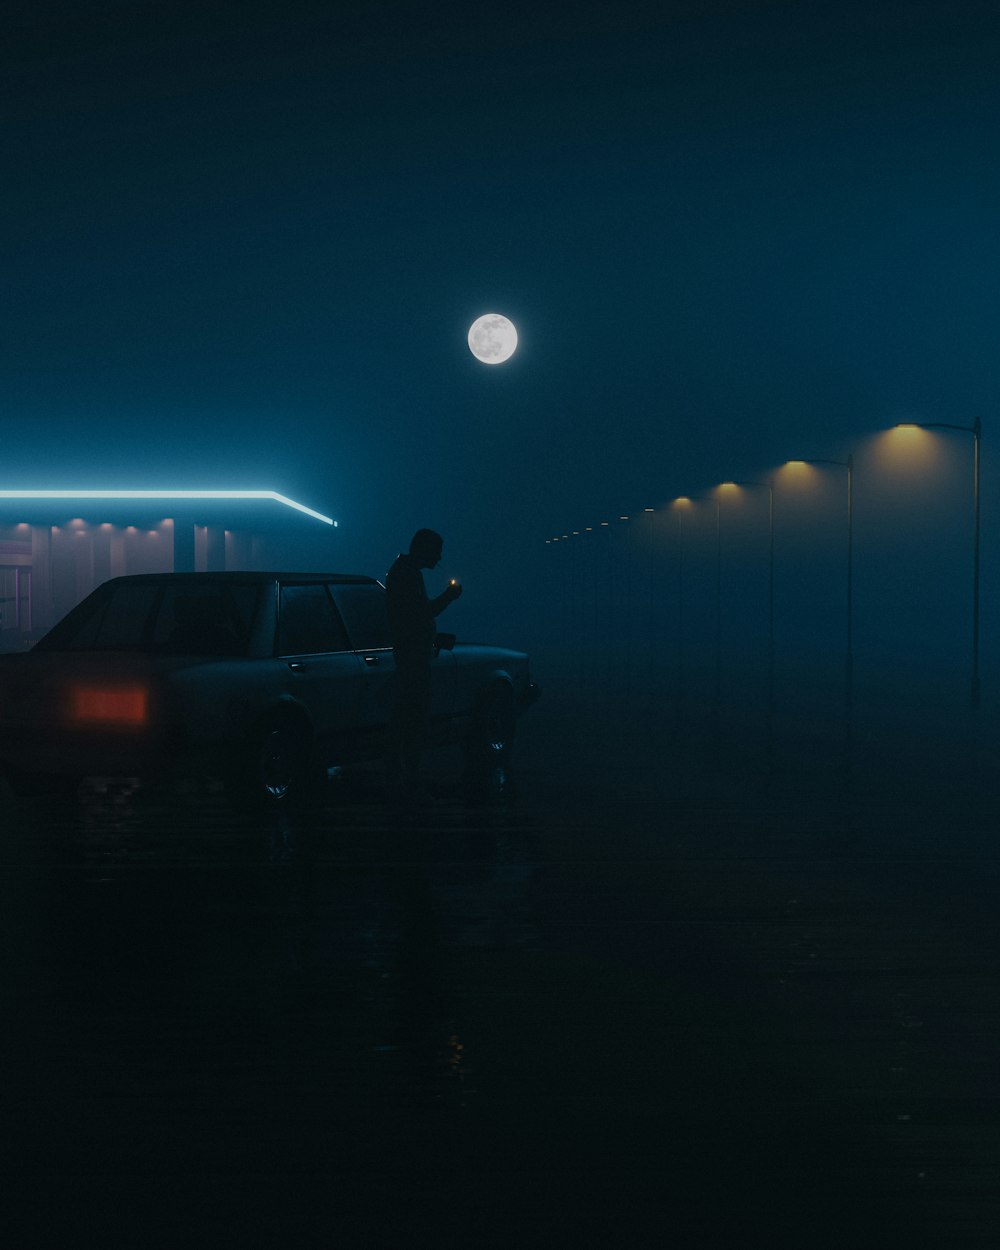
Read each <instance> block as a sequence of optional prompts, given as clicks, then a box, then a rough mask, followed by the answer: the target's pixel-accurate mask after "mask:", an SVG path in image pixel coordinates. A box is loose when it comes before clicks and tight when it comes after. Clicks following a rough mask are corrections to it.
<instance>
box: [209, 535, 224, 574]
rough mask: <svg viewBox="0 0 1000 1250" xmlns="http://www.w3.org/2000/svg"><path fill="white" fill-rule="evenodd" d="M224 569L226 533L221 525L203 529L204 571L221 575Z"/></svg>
mask: <svg viewBox="0 0 1000 1250" xmlns="http://www.w3.org/2000/svg"><path fill="white" fill-rule="evenodd" d="M225 568H226V531H225V530H224V529H223V528H222V526H221V525H207V526H206V527H205V570H206V572H208V573H222V572H224V571H225Z"/></svg>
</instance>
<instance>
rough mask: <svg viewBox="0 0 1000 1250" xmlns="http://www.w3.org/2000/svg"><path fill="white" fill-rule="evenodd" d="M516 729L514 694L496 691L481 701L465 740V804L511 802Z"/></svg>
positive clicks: (499, 689)
mask: <svg viewBox="0 0 1000 1250" xmlns="http://www.w3.org/2000/svg"><path fill="white" fill-rule="evenodd" d="M515 725H516V717H515V710H514V694H513V691H512V690H511V689H510V687H509V686H502V687H498V688H497V689H496V690H494V691H492V692H491V693H490V694H489V695H488V696H487V698H486V699H485V700H484V701H483V704H482V706H481V707H480V709H479V710H478V711H477V713H476V715H475V716H474V717H473V721H472V726H471V728H470V730H469V734H468V737H467V738H466V742H465V771H464V776H463V782H464V787H463V788H464V790H465V794H466V798H467V800H468V801H470V802H473V803H476V804H482V803H488V804H495V803H503V802H507V801H509V800H511V799H513V798H514V796H515V793H514V777H513V772H512V767H511V761H512V757H513V753H514V728H515Z"/></svg>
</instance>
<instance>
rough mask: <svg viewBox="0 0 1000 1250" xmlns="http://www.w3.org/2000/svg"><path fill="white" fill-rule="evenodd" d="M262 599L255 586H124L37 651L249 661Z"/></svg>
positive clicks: (104, 591)
mask: <svg viewBox="0 0 1000 1250" xmlns="http://www.w3.org/2000/svg"><path fill="white" fill-rule="evenodd" d="M258 596H259V587H258V586H257V585H255V584H254V583H239V582H235V583H234V582H225V583H220V582H206V583H203V584H198V583H192V582H188V583H177V584H170V583H167V584H164V583H159V582H127V581H126V582H121V583H119V584H118V585H112V586H110V587H102V588H101V589H100V590H98V591H96V592H95V593H94V594H93V595H91V596H90V597H89V598H87V599H85V600H84V601H83V603H81V604H80V605H79V606H78V607H76V608H74V610H73V611H72V612H70V614H69V615H68V616H67V617H65V618H64V619H63V620H62V621H60V622H59V624H58V625H56V626H55V628H54V629H52V630H50V631H49V633H48V634H46V636H45V637H44V638H43V639H42V640H41V641H40V642H39V643H38V646H37V648H36V649H37V650H42V651H143V652H147V653H149V654H153V655H210V656H239V655H246V652H247V646H248V643H249V639H250V629H251V626H252V624H253V619H254V614H255V612H256V608H257V599H258Z"/></svg>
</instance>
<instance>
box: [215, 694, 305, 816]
mask: <svg viewBox="0 0 1000 1250" xmlns="http://www.w3.org/2000/svg"><path fill="white" fill-rule="evenodd" d="M308 754H309V735H308V732H307V731H306V729H305V727H304V726H303V725H300V724H299V723H298V722H297V721H295V720H293V719H291V718H290V717H281V718H278V719H275V720H272V721H269V722H268V723H267V724H265V725H264V726H263V728H262V729H261V730H260V731H259V732H258V733H257V734H255V735H253V736H252V737H251V738H250V739H249V741H248V742H247V743H245V745H244V746H243V748H242V749H241V751H240V754H239V758H238V759H237V760H236V761H235V762H234V764H233V766H232V767H231V769H230V775H229V778H228V785H227V788H228V790H229V797H230V799H231V801H232V802H233V804H234V805H235V806H236V807H238V808H240V809H242V810H248V809H253V810H257V809H260V808H266V807H272V806H274V805H276V804H281V805H282V806H284V805H287V804H288V803H290V802H291V801H292V800H293V799H295V798H298V797H299V795H300V794H301V792H302V791H303V790H304V788H305V780H306V776H307V772H308V768H307V765H308Z"/></svg>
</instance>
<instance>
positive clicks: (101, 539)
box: [93, 524, 111, 586]
mask: <svg viewBox="0 0 1000 1250" xmlns="http://www.w3.org/2000/svg"><path fill="white" fill-rule="evenodd" d="M93 543H94V582H95V584H96V585H98V586H100V585H101V584H102V582H106V581H107V580H108V578H109V577H110V576H111V526H110V525H108V524H104V525H102V526H101V527H100V528H99V529H96V530H94V535H93Z"/></svg>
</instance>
